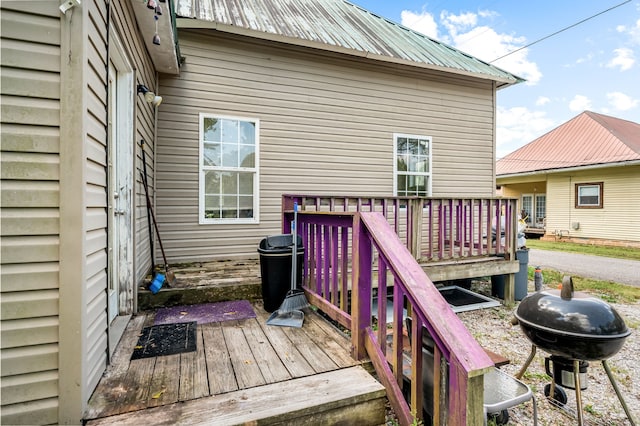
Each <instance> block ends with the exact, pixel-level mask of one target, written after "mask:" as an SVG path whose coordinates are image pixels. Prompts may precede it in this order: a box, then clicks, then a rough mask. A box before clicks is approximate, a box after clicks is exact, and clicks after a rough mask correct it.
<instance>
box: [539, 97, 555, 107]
mask: <svg viewBox="0 0 640 426" xmlns="http://www.w3.org/2000/svg"><path fill="white" fill-rule="evenodd" d="M549 102H551V99H549V98H547V97H546V96H538V99H536V106H543V105H546V104H548V103H549Z"/></svg>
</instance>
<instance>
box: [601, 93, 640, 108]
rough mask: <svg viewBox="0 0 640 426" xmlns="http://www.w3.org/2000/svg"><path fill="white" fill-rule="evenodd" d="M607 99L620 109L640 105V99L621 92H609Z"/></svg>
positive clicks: (610, 103)
mask: <svg viewBox="0 0 640 426" xmlns="http://www.w3.org/2000/svg"><path fill="white" fill-rule="evenodd" d="M607 99H608V100H609V105H611V106H612V107H614V108H615V109H617V110H619V111H626V110H628V109H632V108H635V107H637V106H638V103H640V100H638V99H633V98H632V97H630V96H627V95H625V94H624V93H621V92H611V93H607Z"/></svg>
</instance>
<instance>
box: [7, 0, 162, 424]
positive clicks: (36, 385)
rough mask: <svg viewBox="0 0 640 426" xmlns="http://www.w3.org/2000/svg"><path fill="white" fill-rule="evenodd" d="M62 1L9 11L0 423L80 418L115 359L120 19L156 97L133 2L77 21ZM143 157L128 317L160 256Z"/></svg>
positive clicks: (97, 1)
mask: <svg viewBox="0 0 640 426" xmlns="http://www.w3.org/2000/svg"><path fill="white" fill-rule="evenodd" d="M108 4H111V13H110V14H109V12H108V10H109V7H108ZM58 6H59V2H23V1H16V2H8V1H3V2H2V4H1V8H2V15H1V19H2V22H1V37H2V40H1V42H2V43H1V49H2V64H1V65H2V69H1V78H2V82H1V83H2V99H1V108H2V111H1V112H2V116H1V120H2V135H1V138H2V139H1V142H2V158H1V160H2V168H1V176H2V185H1V188H0V190H1V203H2V208H1V213H0V217H1V220H2V227H1V231H2V246H1V250H2V251H1V256H2V258H1V262H2V269H1V279H2V288H1V291H2V300H1V303H2V311H1V320H2V323H1V329H2V339H1V348H2V351H1V363H2V365H1V371H2V373H1V374H2V398H1V399H2V415H1V419H0V420H1V423H2V424H58V423H60V424H79V423H81V419H82V415H83V411H84V407H86V403H87V401H88V398H89V396H90V395H91V393H92V391H93V389H94V388H95V386H96V385H97V383H98V381H99V379H100V377H101V375H102V373H103V371H104V369H105V368H106V365H107V362H108V349H109V348H108V344H109V343H108V342H109V340H108V330H109V328H108V323H107V297H106V289H107V284H108V254H107V253H108V251H107V246H108V231H107V194H108V184H107V167H108V158H107V157H108V156H107V139H108V138H107V136H108V133H107V125H108V123H107V90H106V84H107V83H106V82H107V72H106V64H107V61H108V48H107V45H108V42H109V40H108V25H109V23H110V25H112V26H113V27H114V28H115V29H116V31H117V32H118V34H120V35H121V38H122V39H123V40H125V41H126V46H125V50H127V52H126V54H127V55H129V59H130V61H131V63H132V67H133V68H134V69H135V70H137V71H136V73H137V79H138V81H139V82H144V84H147V85H148V86H151V87H152V88H154V89H155V71H154V68H153V64H152V62H151V59H150V57H149V55H148V52H147V51H146V48H145V47H144V42H143V40H142V39H141V37H140V35H139V34H138V32H137V28H138V27H137V23H136V21H135V17H134V13H133V9H132V6H131V4H130V2H128V1H111V2H107V1H104V0H88V1H83V2H82V4H81V5H80V6H76V7H74V8H73V10H72V11H71V12H69V13H68V14H66V15H64V14H62V13H61V12H60V10H59V9H58ZM109 15H110V16H109ZM71 16H73V19H71ZM65 34H66V35H67V36H65ZM69 34H73V37H71V36H70V35H69ZM140 98H141V97H140V96H137V97H136V99H135V102H136V103H137V104H136V107H135V111H136V114H137V116H136V118H135V119H134V120H133V121H134V122H135V130H136V132H137V133H134V134H135V135H136V137H137V138H141V137H144V138H145V139H146V140H147V143H148V149H149V152H150V153H151V154H152V155H153V141H154V132H155V131H154V123H155V112H154V110H153V108H152V107H151V106H150V105H149V104H147V103H145V102H144V101H143V100H142V99H140ZM134 143H135V141H133V140H132V141H131V144H132V145H133V144H134ZM136 152H137V161H136V162H135V165H134V173H135V174H136V181H137V186H136V190H135V194H136V197H135V200H136V206H135V207H136V208H135V213H134V218H135V220H136V225H135V226H136V230H135V234H136V236H137V237H135V238H136V241H135V243H137V246H136V249H135V256H136V257H135V261H134V265H131V268H132V269H133V270H135V279H136V282H135V283H131V287H130V288H128V289H126V291H128V294H129V296H130V297H129V298H128V299H127V300H126V302H123V305H122V309H123V311H125V312H128V313H131V312H133V310H134V309H135V306H134V303H135V300H134V295H133V294H132V293H134V292H135V288H136V287H137V285H138V283H139V282H140V281H141V280H142V279H143V278H144V275H145V273H146V271H147V270H148V268H149V266H150V261H151V260H150V257H149V255H150V251H149V249H148V243H149V241H148V233H147V232H146V230H147V228H146V208H144V206H145V199H144V193H143V192H142V187H141V186H140V181H139V177H138V176H137V170H136V168H137V167H139V164H140V161H141V160H140V151H139V150H137V151H136ZM152 166H153V164H151V165H150V169H149V174H150V175H151V176H152V173H153V167H152ZM151 176H150V177H151ZM141 228H142V229H144V230H145V232H141V231H140V229H141ZM137 247H147V248H146V249H145V250H138V249H137ZM145 268H146V269H145ZM121 300H124V299H122V298H121Z"/></svg>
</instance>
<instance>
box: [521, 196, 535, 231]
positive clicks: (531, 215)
mask: <svg viewBox="0 0 640 426" xmlns="http://www.w3.org/2000/svg"><path fill="white" fill-rule="evenodd" d="M525 198H529V199H530V200H531V206H530V207H531V211H530V212H529V216H528V217H527V218H526V219H525V218H523V219H525V222H526V224H527V226H533V223H534V219H533V218H534V216H535V211H536V202H535V199H536V198H535V196H534V194H522V195H521V196H520V202H521V203H522V205H521V207H520V212H522V211H523V210H525V205H524V200H525Z"/></svg>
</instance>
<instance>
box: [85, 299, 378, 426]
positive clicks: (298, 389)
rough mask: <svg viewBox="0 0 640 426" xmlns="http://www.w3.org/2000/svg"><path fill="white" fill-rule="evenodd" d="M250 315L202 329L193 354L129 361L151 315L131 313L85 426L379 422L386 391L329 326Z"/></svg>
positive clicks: (309, 319) (314, 319) (311, 317)
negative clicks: (282, 323) (278, 323)
mask: <svg viewBox="0 0 640 426" xmlns="http://www.w3.org/2000/svg"><path fill="white" fill-rule="evenodd" d="M254 311H255V312H256V315H257V317H256V318H251V319H244V320H239V321H225V322H219V323H211V324H199V325H198V327H197V338H198V341H197V349H196V351H195V352H189V353H183V354H176V355H168V356H159V357H156V358H143V359H136V360H130V358H131V354H132V353H133V350H134V347H135V345H136V343H137V340H138V337H139V334H140V332H141V330H142V329H143V327H145V326H149V325H152V324H153V320H154V316H155V315H154V313H148V314H142V315H138V316H136V317H134V318H133V319H132V320H131V322H130V324H129V325H128V327H127V330H126V332H125V334H124V336H123V338H122V340H121V342H120V344H119V345H118V348H117V350H116V353H115V354H114V358H113V362H112V365H111V366H110V367H109V368H108V369H107V371H106V372H105V374H104V376H103V378H102V380H101V382H100V383H99V385H98V387H97V389H96V391H95V392H94V394H93V396H92V397H91V400H90V401H89V408H88V410H87V415H86V416H85V420H87V421H88V422H87V424H89V425H104V424H136V425H139V424H140V423H145V424H154V425H155V424H216V425H223V424H243V423H246V422H258V421H260V424H270V423H279V424H288V423H291V424H293V423H298V424H299V422H300V419H307V420H313V421H314V423H321V424H322V423H324V424H331V423H334V422H336V421H338V422H340V421H347V422H349V423H350V422H352V421H354V420H355V421H357V423H358V424H381V423H384V404H385V391H384V387H383V386H382V385H380V384H379V383H378V382H377V381H376V380H375V379H374V378H373V377H372V376H371V375H370V374H369V373H367V372H366V371H365V368H364V366H363V365H362V364H361V363H360V362H358V361H355V360H354V359H353V358H352V357H351V356H350V351H349V350H350V343H349V341H348V340H347V339H346V338H345V336H344V335H342V334H341V333H340V332H339V331H338V330H337V329H336V328H335V327H333V326H332V325H331V324H329V323H328V322H327V321H325V320H324V319H322V318H321V317H320V316H318V315H317V314H315V313H313V312H312V311H309V310H307V311H308V312H307V314H306V315H305V321H304V326H303V327H302V328H300V329H297V328H289V327H274V326H267V325H266V323H265V321H266V319H267V318H268V315H269V314H268V313H267V312H266V311H264V309H263V308H262V306H261V304H260V303H256V304H254ZM365 366H366V365H365ZM358 404H361V405H362V407H365V409H364V410H363V412H362V414H361V413H359V412H358V410H357V409H354V407H355V406H357V405H358ZM342 407H344V408H346V410H341V408H342Z"/></svg>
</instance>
